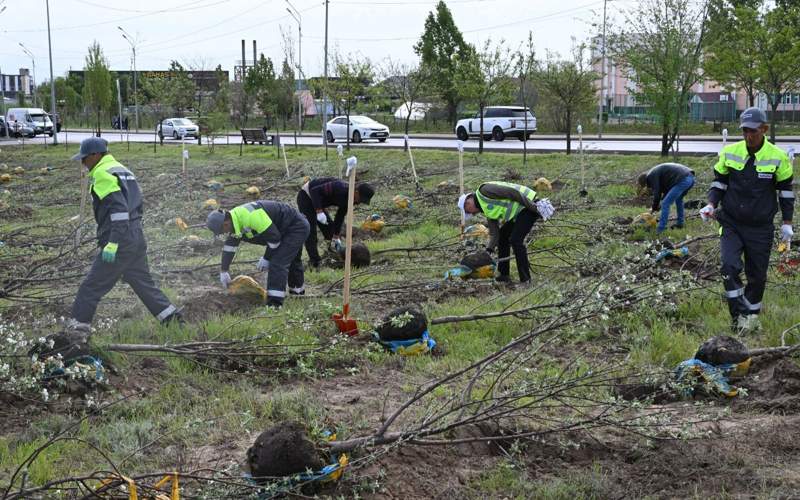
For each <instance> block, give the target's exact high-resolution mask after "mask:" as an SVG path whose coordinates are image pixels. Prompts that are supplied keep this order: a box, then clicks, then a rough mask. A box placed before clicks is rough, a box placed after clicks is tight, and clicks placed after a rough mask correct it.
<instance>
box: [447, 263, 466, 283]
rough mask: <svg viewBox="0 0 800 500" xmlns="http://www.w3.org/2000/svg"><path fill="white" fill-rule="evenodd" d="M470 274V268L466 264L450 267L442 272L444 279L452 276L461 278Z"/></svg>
mask: <svg viewBox="0 0 800 500" xmlns="http://www.w3.org/2000/svg"><path fill="white" fill-rule="evenodd" d="M470 274H472V268H471V267H467V266H458V267H454V268H453V269H450V270H449V271H447V272H446V273H444V279H446V280H449V279H453V278H463V277H466V276H469V275H470Z"/></svg>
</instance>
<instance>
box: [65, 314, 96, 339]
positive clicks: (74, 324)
mask: <svg viewBox="0 0 800 500" xmlns="http://www.w3.org/2000/svg"><path fill="white" fill-rule="evenodd" d="M91 334H92V325H90V324H89V323H82V322H80V321H78V320H77V319H75V318H69V319H68V320H67V321H65V322H64V335H65V337H66V338H69V339H70V341H72V342H75V343H83V344H85V343H86V342H87V341H88V340H89V336H90V335H91Z"/></svg>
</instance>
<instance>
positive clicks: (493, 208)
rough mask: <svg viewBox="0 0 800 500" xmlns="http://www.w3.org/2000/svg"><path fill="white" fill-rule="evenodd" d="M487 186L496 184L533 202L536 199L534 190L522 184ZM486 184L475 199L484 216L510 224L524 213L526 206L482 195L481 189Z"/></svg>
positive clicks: (506, 183)
mask: <svg viewBox="0 0 800 500" xmlns="http://www.w3.org/2000/svg"><path fill="white" fill-rule="evenodd" d="M486 184H494V185H496V186H504V187H508V188H512V189H514V190H516V191H519V192H520V193H521V194H522V196H524V197H525V198H527V199H529V200H530V201H533V200H534V199H535V198H536V191H534V190H533V189H531V188H529V187H526V186H522V185H520V184H513V183H511V182H501V181H497V182H489V183H486ZM486 184H481V186H480V187H479V188H478V189H477V190H476V191H475V198H476V199H477V200H478V204H480V206H481V210H482V211H483V215H485V216H486V218H487V219H494V220H502V221H504V222H508V221H510V220H514V218H515V217H516V216H517V215H518V214H519V213H520V212H521V211H522V209H523V208H525V206H523V205H522V204H521V203H517V202H516V201H513V200H508V199H500V200H495V199H493V198H488V197H486V196H484V195H483V194H481V187H483V186H485V185H486Z"/></svg>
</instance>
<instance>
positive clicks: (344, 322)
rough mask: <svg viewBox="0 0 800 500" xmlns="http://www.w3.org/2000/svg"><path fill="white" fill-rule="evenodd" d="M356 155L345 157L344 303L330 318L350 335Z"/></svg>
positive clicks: (353, 331) (352, 328)
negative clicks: (347, 179)
mask: <svg viewBox="0 0 800 500" xmlns="http://www.w3.org/2000/svg"><path fill="white" fill-rule="evenodd" d="M356 163H357V160H356V157H355V156H351V157H350V158H348V159H347V176H348V177H349V189H348V193H347V233H346V239H345V251H344V294H343V295H344V305H343V306H342V313H341V314H339V313H336V314H334V315H333V316H331V319H333V321H334V322H335V323H336V326H337V327H338V328H339V332H340V333H343V334H345V335H348V336H350V337H354V336H356V335H358V323H356V320H354V319H352V318H350V258H351V257H352V252H353V196H354V194H355V187H356Z"/></svg>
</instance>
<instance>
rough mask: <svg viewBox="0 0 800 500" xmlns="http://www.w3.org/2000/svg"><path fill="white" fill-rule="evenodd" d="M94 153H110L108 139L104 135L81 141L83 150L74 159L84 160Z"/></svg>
mask: <svg viewBox="0 0 800 500" xmlns="http://www.w3.org/2000/svg"><path fill="white" fill-rule="evenodd" d="M94 153H108V141H106V140H105V139H103V138H102V137H89V138H88V139H84V140H83V141H81V150H80V151H78V153H77V154H76V155H75V156H73V157H72V159H73V160H83V159H84V158H86V157H87V156H89V155H91V154H94Z"/></svg>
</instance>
